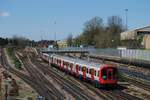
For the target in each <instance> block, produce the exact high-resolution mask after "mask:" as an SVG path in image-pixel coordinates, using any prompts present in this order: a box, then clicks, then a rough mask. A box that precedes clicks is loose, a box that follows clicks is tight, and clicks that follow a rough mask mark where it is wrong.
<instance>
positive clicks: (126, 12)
mask: <svg viewBox="0 0 150 100" xmlns="http://www.w3.org/2000/svg"><path fill="white" fill-rule="evenodd" d="M127 14H128V9H125V16H126V31H127V30H128V15H127Z"/></svg>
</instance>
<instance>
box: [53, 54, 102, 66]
mask: <svg viewBox="0 0 150 100" xmlns="http://www.w3.org/2000/svg"><path fill="white" fill-rule="evenodd" d="M54 56H55V57H57V58H59V59H63V60H65V61H68V62H75V63H76V64H79V65H81V66H87V67H92V68H100V66H101V65H103V64H100V63H96V62H89V61H87V60H82V59H78V58H72V57H67V56H61V55H56V54H53V57H54Z"/></svg>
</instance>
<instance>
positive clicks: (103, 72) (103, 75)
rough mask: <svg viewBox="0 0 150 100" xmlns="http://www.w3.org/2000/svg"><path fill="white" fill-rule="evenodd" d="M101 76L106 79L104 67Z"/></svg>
mask: <svg viewBox="0 0 150 100" xmlns="http://www.w3.org/2000/svg"><path fill="white" fill-rule="evenodd" d="M101 75H102V78H103V79H104V80H106V79H107V71H106V69H102V74H101Z"/></svg>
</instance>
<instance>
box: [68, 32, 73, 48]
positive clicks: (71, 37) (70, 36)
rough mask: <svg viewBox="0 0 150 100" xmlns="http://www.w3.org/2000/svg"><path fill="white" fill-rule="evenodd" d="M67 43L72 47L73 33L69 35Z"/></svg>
mask: <svg viewBox="0 0 150 100" xmlns="http://www.w3.org/2000/svg"><path fill="white" fill-rule="evenodd" d="M67 44H68V46H70V47H71V46H72V45H73V35H72V34H69V36H68V38H67Z"/></svg>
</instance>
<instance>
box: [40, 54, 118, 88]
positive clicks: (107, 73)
mask: <svg viewBox="0 0 150 100" xmlns="http://www.w3.org/2000/svg"><path fill="white" fill-rule="evenodd" d="M41 57H42V59H43V60H45V61H46V62H48V63H49V64H51V65H52V66H55V67H56V68H59V69H60V70H62V71H64V72H65V73H68V74H71V75H73V76H75V77H78V78H79V79H80V80H84V81H88V82H90V83H91V84H94V86H96V87H116V86H117V82H118V75H117V73H118V70H117V67H116V66H115V65H112V64H100V63H95V62H89V61H87V60H82V59H79V58H72V57H68V56H62V55H57V54H51V55H49V54H46V53H42V54H41Z"/></svg>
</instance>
